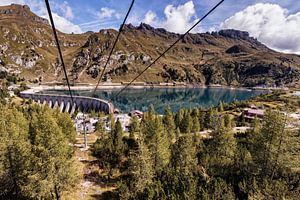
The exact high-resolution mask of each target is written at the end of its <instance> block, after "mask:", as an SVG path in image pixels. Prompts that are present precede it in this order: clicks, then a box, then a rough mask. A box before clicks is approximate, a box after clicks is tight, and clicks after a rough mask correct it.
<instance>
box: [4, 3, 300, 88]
mask: <svg viewBox="0 0 300 200" xmlns="http://www.w3.org/2000/svg"><path fill="white" fill-rule="evenodd" d="M116 34H117V32H116V31H115V30H111V29H109V30H101V31H99V32H98V33H93V32H87V33H84V34H64V33H60V32H59V38H60V41H61V44H62V47H63V53H64V57H65V61H66V64H67V67H68V74H69V75H70V79H71V80H73V81H74V82H75V83H76V82H80V83H82V82H89V83H95V82H96V80H97V78H98V77H99V73H100V70H102V69H103V66H104V64H105V61H106V59H107V56H108V53H109V51H110V49H111V47H112V44H113V41H114V39H115V37H116ZM179 37H180V35H179V34H176V33H171V32H168V31H167V30H165V29H161V28H153V27H151V26H149V25H147V24H143V23H142V24H140V25H139V26H137V27H135V26H133V25H131V24H129V25H126V26H125V27H124V32H123V33H122V35H121V37H120V40H119V42H118V44H117V48H116V50H115V52H114V54H113V56H112V61H111V62H110V63H109V66H108V69H107V70H106V73H105V79H111V80H112V81H113V82H121V81H129V80H130V79H131V78H133V77H134V76H136V75H137V74H138V73H139V72H140V71H142V70H143V69H144V68H145V67H146V66H147V65H148V64H150V63H151V61H152V60H154V59H155V58H156V57H157V56H158V55H159V54H160V53H161V52H163V51H164V50H165V49H166V48H167V47H168V46H169V45H170V44H171V43H172V42H174V41H175V40H176V39H178V38H179ZM1 70H2V71H6V72H7V73H19V76H21V77H25V78H26V79H30V80H33V79H37V78H38V79H40V80H42V81H43V82H46V81H62V79H63V74H62V69H61V65H60V63H59V60H58V57H57V49H56V47H55V42H54V40H53V35H52V30H51V27H50V26H49V23H48V22H47V20H46V19H42V18H40V17H38V16H37V15H35V14H34V13H32V12H31V11H30V9H29V7H28V6H21V5H16V4H14V5H11V6H4V7H0V71H1ZM299 75H300V56H299V55H292V54H284V53H279V52H275V51H273V50H271V49H269V48H268V47H266V46H265V45H263V44H261V43H260V42H259V41H257V40H256V39H254V38H252V37H250V36H249V34H248V33H247V32H242V31H238V30H221V31H219V32H213V33H201V34H189V35H187V36H186V37H185V38H184V39H183V40H182V41H181V42H180V43H178V44H177V45H176V46H175V47H174V48H173V49H171V51H170V52H168V53H167V54H166V55H165V56H164V57H163V58H162V59H161V60H159V61H158V63H156V64H155V66H153V67H152V68H150V69H149V70H148V71H147V72H146V73H145V74H144V75H143V76H141V77H140V79H139V81H147V82H158V81H159V82H167V81H168V82H172V81H178V82H188V83H196V84H207V85H209V84H222V85H232V86H256V85H261V84H267V85H273V84H277V85H283V84H285V85H286V84H295V83H296V82H298V81H299V77H300V76H299Z"/></svg>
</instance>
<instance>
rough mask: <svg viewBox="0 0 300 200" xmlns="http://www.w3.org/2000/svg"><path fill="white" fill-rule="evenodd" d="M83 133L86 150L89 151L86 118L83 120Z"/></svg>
mask: <svg viewBox="0 0 300 200" xmlns="http://www.w3.org/2000/svg"><path fill="white" fill-rule="evenodd" d="M83 133H84V148H85V149H87V138H86V118H85V116H84V118H83Z"/></svg>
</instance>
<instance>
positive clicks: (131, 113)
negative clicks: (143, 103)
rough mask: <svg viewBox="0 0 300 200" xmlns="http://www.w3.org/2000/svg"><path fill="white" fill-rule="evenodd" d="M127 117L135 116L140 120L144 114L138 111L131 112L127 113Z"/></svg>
mask: <svg viewBox="0 0 300 200" xmlns="http://www.w3.org/2000/svg"><path fill="white" fill-rule="evenodd" d="M128 115H129V116H130V117H134V116H136V117H139V118H142V117H143V115H144V113H143V112H142V111H139V110H133V111H131V112H130V113H128Z"/></svg>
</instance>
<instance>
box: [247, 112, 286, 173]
mask: <svg viewBox="0 0 300 200" xmlns="http://www.w3.org/2000/svg"><path fill="white" fill-rule="evenodd" d="M285 120H286V117H285V116H284V115H283V114H281V113H279V112H278V111H271V110H267V111H266V114H265V116H264V120H263V125H262V128H261V131H260V134H257V135H256V137H255V139H254V147H253V148H252V150H253V152H252V155H253V159H254V161H255V163H256V165H257V167H258V169H260V170H262V171H263V172H264V173H263V175H264V176H268V175H269V176H271V174H272V173H273V171H274V169H275V167H277V166H276V165H278V162H277V161H278V156H279V155H280V152H279V151H280V149H281V145H282V141H283V139H284V137H285Z"/></svg>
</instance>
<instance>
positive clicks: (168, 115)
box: [163, 106, 176, 142]
mask: <svg viewBox="0 0 300 200" xmlns="http://www.w3.org/2000/svg"><path fill="white" fill-rule="evenodd" d="M163 124H164V127H165V130H166V132H167V133H168V138H169V140H170V142H172V141H173V140H174V139H175V134H174V132H175V128H176V125H175V122H174V116H173V113H172V111H171V108H170V107H169V106H168V107H167V108H166V109H165V115H164V117H163Z"/></svg>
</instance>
